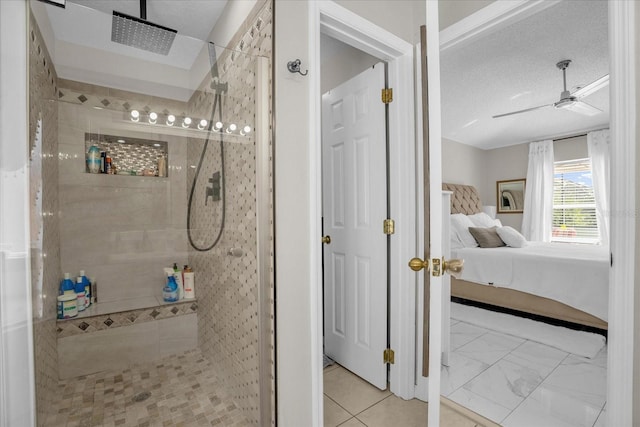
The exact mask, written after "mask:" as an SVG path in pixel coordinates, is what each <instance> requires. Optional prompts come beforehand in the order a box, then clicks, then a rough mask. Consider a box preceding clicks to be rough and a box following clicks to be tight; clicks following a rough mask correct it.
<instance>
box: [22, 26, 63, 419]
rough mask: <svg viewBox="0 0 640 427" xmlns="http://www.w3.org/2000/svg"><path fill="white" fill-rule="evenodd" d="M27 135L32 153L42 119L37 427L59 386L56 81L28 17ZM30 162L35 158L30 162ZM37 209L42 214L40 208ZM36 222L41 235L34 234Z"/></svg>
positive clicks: (35, 291)
mask: <svg viewBox="0 0 640 427" xmlns="http://www.w3.org/2000/svg"><path fill="white" fill-rule="evenodd" d="M29 24H30V30H29V135H30V136H31V138H30V139H31V141H30V152H32V150H33V149H34V141H35V139H34V138H35V134H36V130H37V127H38V122H39V120H41V132H42V148H41V168H40V173H39V174H38V175H39V176H34V175H32V176H31V183H30V185H32V186H38V185H41V188H42V193H41V194H42V200H41V201H42V203H41V212H37V211H36V209H34V206H32V210H31V224H32V229H33V231H34V233H35V234H33V233H32V242H34V243H35V242H37V241H38V240H41V242H42V247H41V248H36V247H34V248H33V249H34V250H33V251H32V253H33V256H32V260H31V264H32V268H31V270H32V277H31V288H32V295H33V307H32V309H33V339H34V353H35V376H36V405H37V412H38V413H37V422H38V425H44V420H46V418H47V416H48V415H49V414H50V413H51V412H52V411H53V408H52V402H53V400H54V398H55V393H56V387H57V383H58V364H57V351H56V338H57V337H56V308H55V297H56V296H57V294H58V292H57V286H58V285H57V283H58V280H59V277H60V251H59V246H58V239H59V224H58V183H57V176H58V155H57V153H58V106H57V103H56V102H51V100H53V99H55V97H56V93H57V76H56V72H55V69H54V68H53V63H52V62H51V58H50V56H49V53H48V52H47V48H46V46H45V44H44V40H43V38H42V35H41V33H40V30H39V29H38V26H37V25H36V23H35V19H34V18H33V16H32V15H31V16H30V18H29ZM32 162H33V159H32ZM38 210H40V209H38ZM40 222H41V223H42V230H43V231H42V235H38V234H37V233H38V231H37V230H38V229H39V228H40V227H39V224H40Z"/></svg>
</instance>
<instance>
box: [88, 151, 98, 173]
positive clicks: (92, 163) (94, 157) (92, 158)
mask: <svg viewBox="0 0 640 427" xmlns="http://www.w3.org/2000/svg"><path fill="white" fill-rule="evenodd" d="M100 163H101V158H100V149H99V148H98V147H96V146H95V145H92V146H91V147H90V148H89V151H88V152H87V170H88V171H89V173H100Z"/></svg>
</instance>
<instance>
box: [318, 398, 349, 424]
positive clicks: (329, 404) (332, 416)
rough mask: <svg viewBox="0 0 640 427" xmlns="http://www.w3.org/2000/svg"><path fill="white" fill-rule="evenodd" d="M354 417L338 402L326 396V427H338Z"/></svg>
mask: <svg viewBox="0 0 640 427" xmlns="http://www.w3.org/2000/svg"><path fill="white" fill-rule="evenodd" d="M352 416H353V415H351V414H350V413H348V412H347V411H345V410H344V408H341V407H340V405H338V404H337V403H336V402H334V401H333V400H331V399H329V398H328V397H327V396H324V427H336V426H338V425H340V424H341V423H343V422H345V421H346V420H348V419H349V418H351V417H352Z"/></svg>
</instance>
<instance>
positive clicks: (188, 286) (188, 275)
mask: <svg viewBox="0 0 640 427" xmlns="http://www.w3.org/2000/svg"><path fill="white" fill-rule="evenodd" d="M182 274H183V276H184V297H185V299H194V298H195V297H196V290H195V288H194V282H195V273H194V272H193V270H192V269H191V267H189V266H188V265H185V266H184V271H183V273H182Z"/></svg>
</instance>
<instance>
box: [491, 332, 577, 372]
mask: <svg viewBox="0 0 640 427" xmlns="http://www.w3.org/2000/svg"><path fill="white" fill-rule="evenodd" d="M566 357H567V353H566V352H564V351H562V350H558V349H557V348H553V347H549V346H548V345H544V344H540V343H537V342H533V341H527V342H525V343H524V344H522V345H521V346H520V347H518V348H516V349H515V350H513V351H512V352H511V353H509V354H508V355H507V356H505V357H504V359H503V360H506V361H508V362H511V363H515V364H516V365H520V366H529V367H534V368H535V369H537V370H538V371H539V372H540V375H541V376H542V377H546V376H547V375H549V373H551V371H553V370H554V369H555V368H556V367H557V366H558V365H559V364H560V363H561V362H562V361H563V360H564V359H565V358H566Z"/></svg>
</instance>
